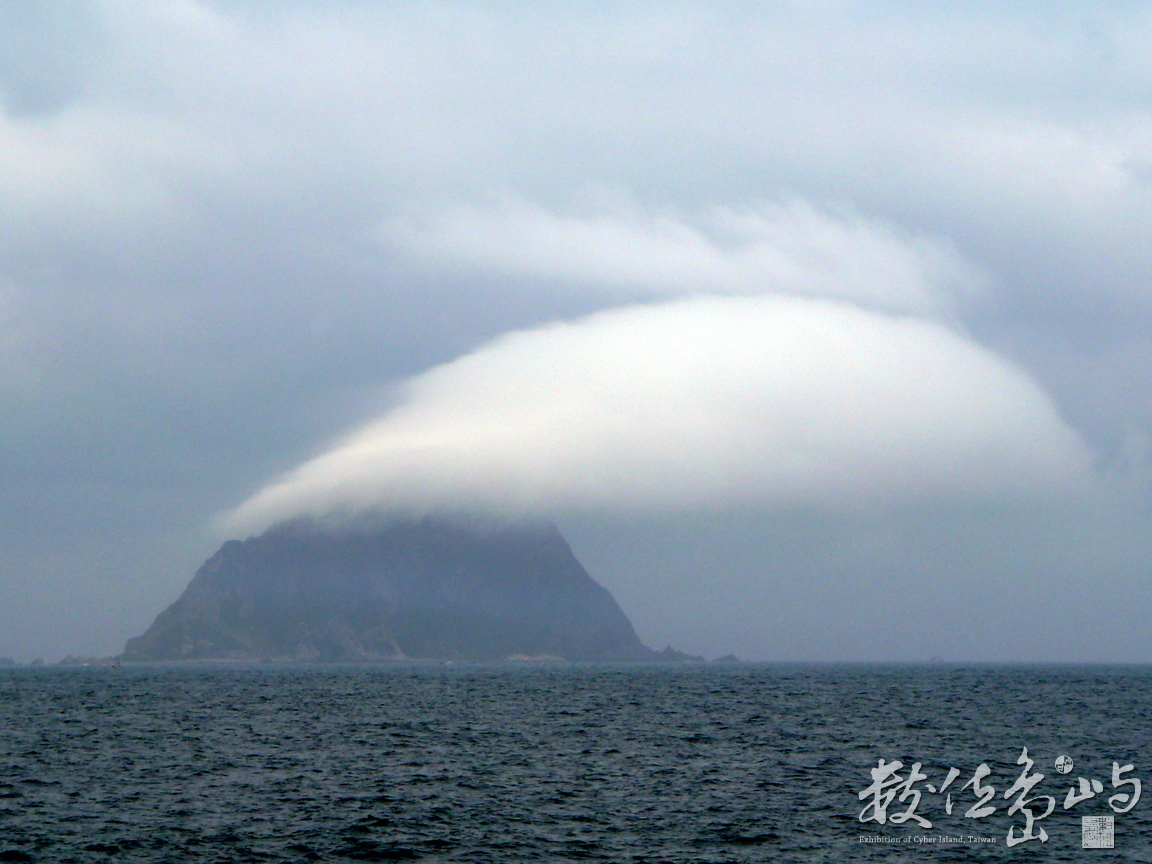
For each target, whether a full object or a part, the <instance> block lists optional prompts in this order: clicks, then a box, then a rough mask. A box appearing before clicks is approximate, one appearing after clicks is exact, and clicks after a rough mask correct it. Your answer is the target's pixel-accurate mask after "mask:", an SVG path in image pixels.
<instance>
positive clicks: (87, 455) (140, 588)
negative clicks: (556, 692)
mask: <svg viewBox="0 0 1152 864" xmlns="http://www.w3.org/2000/svg"><path fill="white" fill-rule="evenodd" d="M0 107H2V112H3V113H2V115H0V153H2V158H0V417H2V418H3V423H2V424H0V472H2V473H0V507H3V518H2V519H0V656H4V655H8V656H12V657H15V658H17V659H18V660H22V661H27V660H29V659H32V658H33V657H37V656H39V657H44V658H45V659H46V660H49V661H52V660H55V659H59V657H61V656H63V655H64V654H65V653H80V654H112V653H116V652H118V651H119V650H120V649H121V648H122V647H123V644H124V642H125V641H126V640H127V639H128V638H129V637H131V636H134V635H137V634H139V633H140V632H142V631H143V630H144V629H145V628H146V627H147V626H148V625H149V624H150V623H151V621H152V619H153V617H154V616H155V615H156V614H157V613H158V612H159V611H160V610H161V609H163V608H164V607H165V606H166V605H167V604H168V603H170V602H171V601H173V600H174V599H175V598H176V597H177V596H178V594H179V593H180V591H181V590H182V589H183V587H184V585H185V584H186V583H187V581H188V580H189V579H190V578H191V576H192V574H193V573H194V572H195V570H196V568H197V567H198V566H199V564H200V563H201V562H202V561H203V560H204V559H205V558H206V557H207V556H208V555H209V554H211V553H212V552H213V551H214V550H215V548H216V547H217V546H218V545H219V544H220V543H221V542H222V541H223V540H224V539H227V538H229V537H233V536H236V537H244V536H248V535H249V534H251V533H253V532H257V531H259V530H262V529H263V528H264V527H265V526H267V525H269V524H272V523H273V522H275V521H277V520H279V519H283V518H287V517H290V516H294V515H299V514H303V513H329V512H333V511H335V512H346V511H347V512H355V511H357V510H359V509H362V508H366V507H367V508H376V509H384V510H394V511H398V512H404V513H428V512H440V511H454V510H460V509H464V510H473V511H474V510H479V511H483V512H488V513H493V514H495V515H498V516H510V517H513V518H518V517H520V516H524V515H529V516H536V515H539V516H545V517H547V518H550V519H553V520H554V521H556V522H557V524H559V525H560V527H561V528H562V530H563V531H564V532H565V534H566V536H567V537H568V538H569V540H570V542H571V543H572V545H573V548H574V550H575V551H576V553H577V556H578V557H579V558H580V559H581V560H582V561H583V563H584V564H585V566H586V567H587V568H588V569H589V571H590V572H591V573H592V575H593V576H594V577H595V578H596V579H598V580H599V581H600V582H601V583H602V584H604V585H605V586H606V587H608V588H609V590H611V591H612V592H613V593H614V594H615V596H616V597H617V599H618V600H619V601H620V603H621V605H622V607H623V608H624V610H625V612H626V613H627V614H628V615H629V616H630V617H631V618H632V620H633V622H634V623H635V624H636V627H637V629H638V631H639V633H640V635H641V637H642V638H643V639H644V640H645V641H646V642H648V643H649V644H651V645H653V646H655V647H657V648H660V647H663V646H664V645H665V644H667V643H669V642H671V643H672V644H673V645H674V646H675V647H677V648H679V649H681V650H685V651H690V652H694V653H702V654H705V655H706V656H710V657H712V656H716V655H718V654H723V653H727V652H729V651H734V652H736V653H738V654H740V655H741V656H744V657H748V658H756V659H764V660H849V659H861V660H913V661H921V660H927V659H929V658H931V657H939V658H942V659H945V660H958V661H984V660H995V661H1012V660H1017V661H1136V662H1152V627H1149V626H1148V622H1149V615H1150V614H1152V613H1149V611H1148V610H1149V609H1152V11H1149V8H1148V6H1147V5H1146V4H1143V3H1135V2H1133V3H1124V2H1113V3H1100V2H1091V3H1089V2H1083V3H1072V2H1068V3H1060V2H1043V3H1040V2H1037V3H1027V2H1003V3H981V4H972V3H965V2H956V3H946V2H944V3H931V4H926V3H923V2H912V0H909V2H888V3H884V2H880V3H853V2H847V0H844V2H839V0H809V2H801V0H796V2H716V3H703V2H682V3H676V2H660V3H655V2H651V3H648V2H625V3H618V4H602V3H591V2H589V3H579V2H565V3H559V2H556V3H550V2H524V3H513V2H507V3H503V2H479V0H477V2H471V3H468V2H459V3H450V2H412V3H388V4H383V3H373V2H351V0H349V2H319V0H317V2H304V0H299V2H277V3H270V2H256V0H253V2H219V3H210V2H199V3H197V2H190V0H155V2H128V0H123V2H121V0H107V2H81V0H76V2H72V0H50V2H49V0H45V2H43V3H36V2H27V3H6V4H3V5H0Z"/></svg>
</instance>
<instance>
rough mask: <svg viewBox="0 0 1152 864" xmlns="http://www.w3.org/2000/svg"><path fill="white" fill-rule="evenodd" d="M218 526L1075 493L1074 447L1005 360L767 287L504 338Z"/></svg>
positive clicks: (904, 322) (933, 333)
mask: <svg viewBox="0 0 1152 864" xmlns="http://www.w3.org/2000/svg"><path fill="white" fill-rule="evenodd" d="M403 396H404V398H403V399H402V401H401V403H400V404H399V405H398V406H397V407H395V408H394V409H392V410H391V411H389V412H387V413H386V414H385V415H384V416H383V417H381V418H380V419H379V420H377V421H375V422H373V423H370V424H369V425H367V426H365V427H364V428H362V429H361V430H359V431H358V432H356V433H355V434H353V435H351V436H350V437H349V438H348V439H347V440H345V441H343V442H341V443H339V444H338V445H337V446H335V447H334V448H333V449H332V450H330V451H329V452H327V453H325V454H323V455H321V456H319V457H318V458H316V459H313V460H312V461H310V462H308V463H306V464H305V465H303V466H301V467H300V468H298V469H296V470H295V471H292V472H291V473H289V474H288V475H287V476H286V477H284V478H283V479H281V480H280V481H279V482H276V483H274V484H272V485H270V486H268V487H267V488H265V489H263V490H262V491H260V492H259V493H258V494H256V495H255V496H253V497H252V498H251V499H249V500H248V501H247V502H245V503H244V504H243V505H241V506H240V507H239V508H237V509H236V510H235V511H233V512H232V513H230V514H228V515H227V516H225V517H224V519H223V520H222V524H223V526H224V527H225V528H226V529H228V530H257V529H259V528H261V527H264V526H266V525H268V524H271V523H274V522H276V521H279V520H281V519H285V518H289V517H292V516H296V515H300V514H306V513H307V514H314V515H324V514H330V513H341V512H355V511H360V510H365V509H383V510H397V509H398V510H402V511H406V512H407V511H415V512H427V511H430V510H437V509H459V508H465V509H474V510H481V511H486V512H491V513H497V514H508V515H518V514H522V513H540V512H556V511H559V510H565V509H569V508H595V509H608V510H620V511H636V510H646V509H656V510H666V509H667V510H671V509H679V508H685V507H687V508H693V507H695V508H699V507H713V506H725V505H727V504H741V503H744V504H747V503H752V504H761V505H766V506H788V505H791V504H795V503H815V504H817V505H830V506H834V507H844V506H846V507H858V506H868V505H869V504H870V503H871V502H873V501H875V500H876V499H877V498H879V499H884V500H892V499H901V498H907V497H917V496H939V495H945V496H954V495H961V496H966V495H990V494H991V495H999V494H1029V493H1031V492H1035V491H1037V490H1043V491H1050V490H1052V489H1053V488H1059V487H1068V486H1076V485H1078V484H1079V483H1082V482H1084V481H1085V480H1086V478H1087V477H1088V476H1089V475H1090V472H1091V468H1090V463H1091V458H1090V454H1089V453H1088V451H1087V450H1086V448H1085V447H1084V446H1083V445H1082V443H1081V442H1080V440H1079V439H1078V437H1077V435H1076V434H1075V433H1074V432H1073V431H1072V430H1071V429H1069V428H1068V427H1067V426H1066V425H1065V424H1064V423H1063V422H1062V420H1061V419H1060V417H1059V416H1058V415H1057V413H1056V411H1055V409H1054V408H1053V405H1052V403H1051V401H1050V400H1049V399H1048V398H1047V396H1046V395H1045V394H1044V393H1043V392H1042V391H1041V390H1040V389H1039V388H1038V387H1037V386H1036V385H1035V384H1034V383H1033V382H1032V381H1031V380H1030V379H1029V378H1028V377H1027V376H1026V375H1025V374H1024V373H1023V372H1021V371H1020V370H1019V369H1017V368H1015V367H1013V366H1011V365H1010V364H1008V363H1006V362H1005V361H1003V360H1001V359H1000V358H998V357H997V356H996V355H994V354H992V353H991V352H989V351H987V350H985V349H983V348H981V347H979V346H977V345H975V344H973V343H971V342H969V341H967V340H965V339H963V338H961V337H960V336H958V335H957V334H956V333H954V332H953V331H951V330H949V329H948V328H946V327H943V326H941V325H939V324H936V323H933V322H930V321H925V320H918V319H914V318H906V317H895V316H890V315H884V314H880V313H875V312H869V311H866V310H863V309H860V308H859V307H856V306H853V305H849V304H846V303H842V302H838V301H831V300H818V299H810V298H798V297H785V296H771V295H769V296H758V297H696V298H689V299H684V300H677V301H673V302H667V303H664V304H661V305H651V306H644V305H642V306H631V307H626V308H622V309H614V310H610V311H606V312H600V313H598V314H595V315H592V316H590V317H587V318H585V319H583V320H580V321H577V322H575V323H561V324H552V325H549V326H546V327H542V328H539V329H535V330H529V331H523V332H516V333H512V334H508V335H505V336H503V337H501V338H499V339H497V340H495V341H494V342H491V343H489V344H488V345H485V346H483V347H481V348H480V349H478V350H477V351H475V352H473V353H471V354H469V355H466V356H464V357H461V358H459V359H457V360H455V361H453V362H450V363H447V364H445V365H442V366H439V367H436V368H433V369H431V370H429V371H427V372H425V373H423V374H421V375H418V376H416V377H414V378H412V379H410V380H409V381H408V382H407V383H406V384H405V385H404V388H403Z"/></svg>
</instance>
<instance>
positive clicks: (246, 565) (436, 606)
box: [122, 517, 702, 662]
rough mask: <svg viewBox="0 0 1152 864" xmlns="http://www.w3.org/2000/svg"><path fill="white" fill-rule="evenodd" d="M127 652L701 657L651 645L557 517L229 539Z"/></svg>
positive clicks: (276, 532) (271, 657)
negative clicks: (579, 554) (567, 536)
mask: <svg viewBox="0 0 1152 864" xmlns="http://www.w3.org/2000/svg"><path fill="white" fill-rule="evenodd" d="M122 658H123V660H124V661H125V662H149V661H150V662H157V661H186V662H187V661H229V660H232V661H259V660H264V661H319V662H325V661H326V662H370V661H376V662H383V661H395V662H404V661H421V660H440V661H478V662H491V661H521V662H524V661H549V660H554V661H558V660H564V661H583V662H588V661H591V662H606V661H629V662H667V661H686V660H700V659H702V658H699V657H694V656H691V655H687V654H683V653H681V652H679V651H676V650H674V649H672V648H671V647H669V648H665V649H664V650H663V651H654V650H652V649H650V648H648V647H646V646H645V645H644V644H643V643H642V642H641V641H640V639H639V637H638V636H637V635H636V631H635V629H634V628H633V626H632V623H631V622H630V621H629V620H628V618H627V616H626V615H625V614H624V613H623V611H621V609H620V607H619V605H618V604H617V603H616V601H615V599H614V598H613V597H612V595H611V594H610V593H609V592H608V591H607V590H606V589H605V588H604V587H603V586H602V585H600V584H599V583H597V582H596V581H595V580H594V579H593V578H592V577H591V576H589V575H588V573H587V571H585V569H584V567H583V566H582V565H581V564H580V562H579V561H577V560H576V557H575V555H573V553H572V550H571V548H570V547H569V546H568V543H567V541H565V539H564V537H563V536H562V535H561V534H560V531H559V530H558V529H557V528H556V527H555V526H554V525H552V524H551V523H547V522H531V523H517V524H490V523H483V522H478V521H468V520H462V519H456V520H452V519H446V518H435V517H428V518H422V519H384V518H381V517H371V518H367V517H362V518H360V519H357V520H355V521H353V522H345V523H331V524H330V523H327V522H322V521H319V520H316V519H311V518H301V519H296V520H292V521H289V522H285V523H282V524H279V525H276V526H274V527H272V528H270V529H268V530H267V531H265V532H264V533H263V534H261V535H259V536H256V537H251V538H249V539H247V540H230V541H228V542H226V543H225V544H224V545H223V546H222V547H221V548H220V549H219V551H217V552H216V554H214V555H213V556H212V557H211V558H209V559H208V560H207V561H206V562H205V563H204V565H203V566H202V567H201V568H200V569H199V571H197V573H196V575H195V577H194V578H193V579H192V581H191V583H190V584H189V585H188V587H187V588H186V589H185V591H184V593H183V594H182V595H181V596H180V598H179V599H177V600H176V602H175V603H173V604H172V605H171V606H169V607H168V608H167V609H165V610H164V611H163V612H161V613H160V614H159V616H157V618H156V620H155V622H154V623H153V624H152V626H151V627H149V628H148V630H147V632H145V633H144V634H143V635H141V636H137V637H135V638H133V639H130V640H129V641H128V644H127V646H126V647H125V649H124V653H123V655H122Z"/></svg>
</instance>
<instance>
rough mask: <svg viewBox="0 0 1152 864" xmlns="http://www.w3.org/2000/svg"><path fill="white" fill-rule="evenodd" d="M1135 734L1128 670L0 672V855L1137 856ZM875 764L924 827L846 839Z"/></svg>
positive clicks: (868, 825)
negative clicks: (981, 811)
mask: <svg viewBox="0 0 1152 864" xmlns="http://www.w3.org/2000/svg"><path fill="white" fill-rule="evenodd" d="M1150 739H1152V670H1149V669H1147V668H1143V667H1098V668H1095V667H1093V668H1090V667H1028V668H1023V667H1022V668H1008V667H987V668H975V667H969V668H964V667H952V666H932V667H876V666H810V667H806V666H761V665H733V666H719V665H715V664H713V665H708V666H700V665H685V666H675V667H672V666H669V667H659V666H632V667H628V666H608V667H591V666H564V665H556V666H532V667H527V666H377V667H315V666H313V667H304V666H301V667H282V666H265V667H245V668H236V667H202V668H188V667H170V668H165V667H160V666H154V667H145V666H141V667H125V668H123V669H100V668H82V669H68V668H39V669H34V668H12V669H0V861H45V862H48V861H51V862H55V861H60V862H66V861H76V862H108V861H140V862H159V861H171V862H250V861H276V862H279V861H405V860H411V861H426V862H438V861H443V862H448V861H452V862H553V861H556V862H559V861H622V862H623V861H628V862H662V861H664V862H753V861H756V862H759V861H803V862H821V861H925V862H952V861H970V860H971V861H988V860H1019V861H1031V860H1043V861H1049V860H1051V861H1152V819H1150V818H1149V813H1150V805H1152V788H1148V784H1149V783H1150V782H1152V740H1150ZM1023 748H1027V750H1028V754H1029V756H1030V757H1031V758H1032V759H1034V760H1035V766H1034V768H1033V771H1032V772H1031V773H1042V774H1043V775H1044V776H1043V779H1042V780H1040V781H1038V782H1037V784H1036V785H1035V786H1034V788H1033V789H1032V791H1031V792H1030V793H1028V798H1029V800H1032V804H1031V807H1032V809H1033V811H1034V812H1035V815H1037V816H1039V815H1040V814H1041V813H1042V812H1043V811H1044V810H1045V808H1046V799H1044V800H1039V801H1037V800H1033V799H1035V798H1036V797H1037V796H1044V795H1049V796H1053V797H1054V798H1055V799H1056V801H1055V809H1054V812H1052V814H1051V815H1050V816H1048V817H1047V818H1045V819H1042V820H1040V821H1037V822H1036V827H1037V828H1044V829H1045V831H1046V833H1047V835H1048V840H1047V842H1044V843H1041V842H1039V841H1038V840H1030V841H1026V842H1023V843H1020V844H1019V845H1017V846H1015V847H1014V848H1008V847H1007V846H1006V843H1005V841H1006V837H1007V834H1008V830H1009V827H1010V826H1012V825H1015V826H1016V828H1015V830H1016V833H1017V835H1018V834H1019V833H1020V831H1021V830H1022V829H1023V828H1024V827H1025V816H1024V813H1023V812H1017V813H1015V814H1014V815H1012V816H1009V815H1008V813H1007V811H1008V809H1009V808H1010V807H1011V805H1012V803H1013V801H1014V800H1015V799H1016V797H1017V795H1016V793H1013V796H1012V797H1011V798H1009V799H1005V798H1004V797H1003V795H1004V792H1005V791H1007V790H1008V789H1009V787H1010V786H1012V784H1013V783H1014V782H1015V781H1016V779H1017V777H1019V775H1020V773H1021V771H1022V770H1023V768H1024V766H1023V765H1019V764H1017V758H1018V757H1019V756H1020V754H1021V750H1022V749H1023ZM1061 755H1067V756H1070V757H1071V758H1072V759H1073V760H1074V767H1073V769H1072V771H1071V773H1069V774H1067V775H1061V774H1059V773H1057V771H1056V770H1055V768H1054V763H1055V760H1056V758H1057V757H1058V756H1061ZM881 758H883V759H885V760H889V761H890V760H893V759H895V760H900V761H901V762H902V763H903V767H902V769H901V770H900V771H899V776H900V777H901V778H906V777H907V776H908V772H909V769H910V768H911V766H912V763H913V762H920V763H921V765H922V767H921V773H924V774H925V775H927V778H926V779H925V780H923V781H921V782H919V783H918V784H917V785H916V786H915V787H913V789H914V790H915V791H919V792H920V793H921V795H922V797H921V800H920V803H919V805H918V807H917V810H916V812H917V815H919V816H921V818H924V819H927V820H928V821H930V822H931V823H932V827H930V828H928V827H922V826H921V825H918V824H917V823H916V822H915V821H913V820H908V821H906V822H904V823H903V824H893V823H892V821H891V820H890V819H886V822H885V824H884V825H880V824H879V823H878V822H877V821H868V822H861V821H860V818H859V817H860V815H861V811H862V809H863V808H864V807H865V805H866V804H867V803H868V801H867V800H865V801H862V800H861V799H860V797H859V793H860V792H861V791H863V790H865V789H866V788H867V787H868V786H869V785H870V784H871V783H872V778H871V776H870V773H869V772H870V770H871V769H873V768H876V767H877V765H878V761H879V760H880V759H881ZM1113 762H1117V763H1118V764H1119V766H1120V767H1123V766H1124V765H1127V764H1132V765H1133V766H1134V768H1133V770H1132V771H1130V772H1127V773H1124V774H1123V775H1122V777H1121V779H1122V780H1127V779H1129V778H1132V777H1135V778H1137V779H1139V780H1140V781H1141V784H1142V786H1143V787H1145V788H1143V789H1142V794H1141V797H1140V800H1139V801H1138V803H1137V804H1136V806H1135V807H1134V808H1133V809H1132V810H1131V811H1130V812H1128V813H1124V814H1119V813H1113V810H1112V809H1111V808H1110V806H1109V804H1108V798H1109V796H1113V795H1115V794H1117V793H1118V792H1128V793H1131V792H1132V791H1133V787H1132V786H1131V785H1125V786H1122V787H1120V788H1118V789H1114V788H1113V784H1112V781H1113V777H1112V763H1113ZM981 763H986V764H987V765H988V767H989V769H990V773H989V774H988V776H987V777H986V778H984V779H983V780H982V781H981V785H984V786H992V787H994V789H995V790H996V791H995V797H994V798H993V799H992V800H991V801H990V804H991V805H994V806H995V807H996V808H997V809H996V811H995V812H994V813H993V814H991V815H989V816H986V817H983V818H980V819H976V818H970V817H969V818H966V817H965V816H964V813H965V811H966V810H968V809H969V808H971V807H973V806H974V805H975V804H976V796H975V795H974V794H973V789H972V787H971V786H969V788H968V789H967V790H964V791H961V787H962V786H963V784H965V783H968V781H969V780H971V779H972V776H973V772H974V771H975V770H976V768H977V766H978V765H980V764H981ZM950 767H955V768H957V769H959V771H960V774H959V776H958V777H957V779H956V780H955V781H954V782H953V783H952V784H951V786H949V787H948V789H947V790H946V794H947V793H950V794H951V795H952V798H953V805H954V806H953V811H952V815H947V814H946V813H945V796H944V795H940V794H932V793H931V792H929V791H928V790H927V789H926V787H925V784H928V783H931V784H933V785H934V786H939V785H940V784H941V783H942V782H943V779H944V775H945V773H946V772H947V771H948V769H949V768H950ZM1079 777H1084V778H1085V780H1086V781H1087V782H1088V785H1089V788H1090V789H1091V780H1092V779H1098V780H1100V781H1101V783H1102V786H1103V787H1104V791H1103V792H1102V793H1100V794H1097V795H1094V797H1091V798H1089V799H1088V800H1084V801H1082V802H1080V803H1078V804H1076V805H1075V806H1073V807H1072V808H1071V809H1069V810H1065V809H1064V807H1063V802H1064V799H1065V795H1066V792H1067V790H1068V788H1069V787H1071V786H1072V785H1073V782H1074V781H1075V780H1076V779H1077V778H1079ZM912 800H913V798H912V796H911V795H909V796H908V797H906V798H905V801H904V803H903V804H899V803H897V802H895V801H893V802H892V803H891V804H890V805H889V807H888V809H887V816H892V815H895V814H898V813H900V812H902V811H904V810H906V809H907V807H908V805H909V803H911V802H912ZM1117 806H1124V805H1123V804H1122V803H1121V804H1119V805H1117ZM866 815H868V814H866ZM1102 815H1112V816H1113V817H1114V829H1115V841H1114V842H1115V848H1113V849H1083V848H1081V837H1082V817H1084V816H1102ZM862 838H863V839H865V840H867V841H868V842H861V839H862ZM947 838H960V839H959V840H953V841H952V842H945V841H946V839H947ZM882 840H888V841H894V842H879V841H882Z"/></svg>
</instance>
